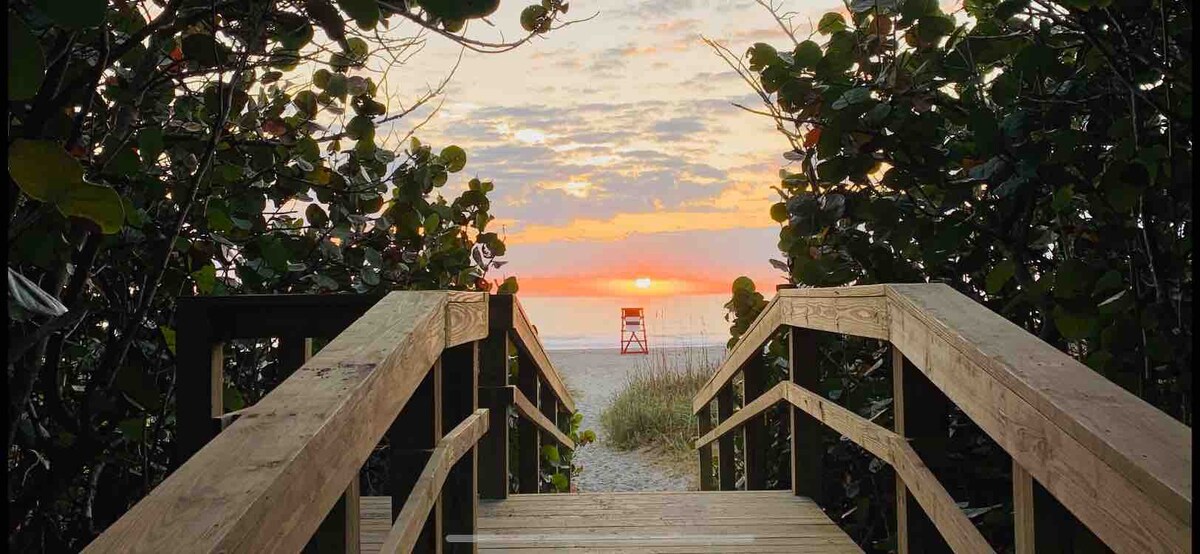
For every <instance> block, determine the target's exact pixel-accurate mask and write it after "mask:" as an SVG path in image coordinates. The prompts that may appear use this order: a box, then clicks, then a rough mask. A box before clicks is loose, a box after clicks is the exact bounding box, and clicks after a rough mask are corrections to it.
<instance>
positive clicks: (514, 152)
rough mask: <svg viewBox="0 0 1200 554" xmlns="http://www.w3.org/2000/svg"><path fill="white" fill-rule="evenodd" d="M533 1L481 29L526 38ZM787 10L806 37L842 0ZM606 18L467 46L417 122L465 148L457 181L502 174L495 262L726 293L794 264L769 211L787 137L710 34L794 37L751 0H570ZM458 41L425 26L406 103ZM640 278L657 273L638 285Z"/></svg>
mask: <svg viewBox="0 0 1200 554" xmlns="http://www.w3.org/2000/svg"><path fill="white" fill-rule="evenodd" d="M526 5H528V4H527V3H523V2H520V1H517V0H504V1H503V2H502V4H501V7H500V9H499V10H498V11H497V12H496V13H495V14H493V15H492V16H490V17H489V18H488V20H489V21H490V22H491V23H492V24H493V25H494V26H493V27H489V26H487V24H486V23H484V22H481V21H475V22H472V23H471V26H470V27H468V30H467V33H468V36H471V37H473V38H477V39H481V40H498V39H501V37H506V38H509V39H510V40H511V39H512V38H514V37H520V36H523V32H522V31H521V30H520V27H519V25H518V24H517V21H518V18H519V13H520V11H521V9H522V8H524V6H526ZM787 8H788V9H789V10H792V11H794V12H796V13H797V14H798V17H797V18H796V20H795V21H796V23H797V24H798V26H799V27H802V28H803V29H804V31H803V33H802V34H807V28H808V20H809V19H811V20H812V21H815V20H817V19H819V17H820V15H821V14H822V13H824V12H826V11H829V10H832V9H839V8H841V3H840V2H838V1H837V0H833V1H827V0H802V1H793V2H791V3H790V4H787ZM593 15H594V17H593V18H592V19H590V20H588V21H585V22H582V23H578V24H575V25H571V26H568V27H565V28H562V29H557V30H555V31H552V32H551V33H549V34H547V35H546V36H545V37H544V38H539V39H536V40H534V41H532V42H531V43H528V44H525V45H523V46H521V47H520V48H517V49H516V50H513V51H510V52H506V53H502V54H478V53H473V52H467V53H466V54H464V58H463V60H462V62H461V65H460V66H459V68H458V70H457V72H456V73H455V75H454V77H453V79H452V81H451V82H450V84H449V85H448V86H447V88H446V94H445V101H444V103H443V104H442V107H441V109H440V111H439V112H438V113H437V114H436V115H434V117H433V118H432V119H431V120H430V121H429V122H428V123H427V124H426V125H425V126H424V127H422V128H421V129H419V130H418V131H417V132H416V136H417V137H418V138H419V139H420V140H421V141H422V142H424V143H426V144H430V145H433V146H434V147H435V151H436V149H438V148H440V147H441V146H444V145H447V144H457V145H459V146H461V147H463V148H464V149H465V150H466V151H467V160H468V163H467V169H466V170H465V172H464V173H465V175H464V174H459V179H458V180H459V181H462V182H465V181H466V180H467V179H469V178H470V177H473V176H478V177H480V178H483V179H491V180H493V181H494V183H495V186H496V188H495V191H494V192H492V193H491V197H492V213H493V214H494V215H495V216H496V217H497V219H496V221H495V222H493V223H492V227H491V228H490V230H493V231H497V232H500V233H501V234H502V236H504V237H505V239H506V243H507V246H508V249H507V250H508V253H507V255H506V256H505V259H506V260H507V261H508V262H509V263H508V264H507V265H505V266H504V267H503V268H501V269H500V270H493V273H492V274H491V275H490V277H493V278H503V277H506V276H508V275H516V276H517V278H518V281H519V282H520V285H521V294H522V295H523V296H546V295H552V296H563V295H569V296H620V295H631V296H647V295H649V296H663V295H670V296H674V295H695V294H712V293H720V294H727V293H728V291H729V286H730V283H731V282H732V280H733V279H734V278H736V277H737V276H739V275H748V276H750V277H752V278H754V279H755V281H756V282H759V283H760V288H764V289H772V290H773V285H774V284H776V283H779V282H782V280H783V278H782V275H780V274H779V272H778V271H777V270H775V269H773V268H772V267H771V266H770V264H769V262H768V259H769V258H771V257H772V256H777V254H778V251H777V249H776V246H775V245H776V242H777V240H778V232H779V227H778V224H776V223H775V222H773V221H772V220H771V219H770V217H769V216H768V209H769V208H770V205H771V204H772V203H773V202H775V201H777V200H778V195H777V193H776V192H774V191H773V190H772V189H771V187H772V186H773V185H775V184H777V183H778V171H779V168H780V167H781V166H783V165H784V164H786V163H787V162H786V161H785V160H783V158H782V152H783V150H784V149H785V148H786V147H787V144H786V142H785V141H784V139H783V137H781V136H779V135H778V134H777V132H776V131H775V130H774V127H773V124H772V123H771V122H770V121H769V120H768V119H766V118H764V117H761V116H756V115H753V114H749V113H747V112H744V111H742V110H739V109H737V108H735V107H733V106H732V105H731V104H730V102H732V101H737V102H740V103H742V104H744V105H748V106H752V107H754V106H758V105H760V100H759V99H758V98H757V97H756V96H754V95H753V93H752V92H751V90H750V88H749V87H748V86H747V85H746V84H745V83H744V82H742V81H741V80H740V78H739V77H738V76H737V74H736V73H735V72H733V71H732V70H731V69H729V68H728V67H727V66H726V65H725V63H724V62H723V61H722V60H721V59H720V58H719V57H717V55H716V54H715V53H713V52H712V50H711V49H710V48H709V47H708V46H707V45H705V44H704V43H703V42H702V41H701V35H703V36H706V37H709V38H713V39H717V40H719V41H721V42H723V43H725V44H726V45H727V46H729V48H730V49H731V50H733V51H734V52H737V53H742V52H745V50H746V48H747V47H749V46H750V45H751V44H753V43H754V42H759V41H763V42H769V43H774V44H777V45H780V46H781V47H786V46H787V45H788V44H789V40H788V39H787V37H786V36H785V35H784V34H783V32H782V31H781V30H780V29H779V27H778V24H777V23H776V22H775V21H774V20H773V19H772V18H771V16H770V14H769V13H768V12H767V11H766V9H765V8H763V7H762V6H760V5H758V4H757V3H755V2H754V0H669V1H667V0H605V1H587V0H575V1H572V2H571V3H570V12H569V14H568V17H569V18H571V19H579V18H586V17H589V16H593ZM458 53H459V47H458V46H457V45H455V44H453V43H452V42H450V41H448V40H445V39H443V38H442V37H438V36H430V37H428V41H427V43H426V46H425V49H424V50H423V51H422V52H420V53H419V54H418V55H416V56H414V57H413V58H412V60H411V61H410V62H409V64H408V65H406V66H404V67H402V68H397V69H394V70H393V71H392V74H389V79H388V81H389V82H388V83H387V84H386V87H387V88H388V89H389V90H393V91H396V92H395V93H394V98H395V99H396V100H398V101H404V100H411V99H412V98H415V97H416V96H417V95H418V94H419V93H420V92H423V91H425V90H427V87H430V86H436V84H437V83H438V82H440V81H441V80H442V79H443V78H444V77H445V75H446V73H447V72H448V70H449V68H450V67H451V66H452V65H453V62H454V60H455V59H456V57H457V56H458ZM423 117H424V112H423V111H422V110H419V111H418V112H416V113H414V114H413V115H412V116H410V117H408V118H405V119H404V120H401V121H400V122H398V123H397V125H396V126H395V129H394V132H395V133H396V134H397V135H401V136H402V135H403V134H404V133H406V132H407V131H408V130H409V129H410V128H411V127H412V126H413V125H414V124H416V123H417V122H419V121H420V120H421V119H423ZM380 134H383V133H380ZM453 182H455V181H454V180H452V183H453ZM459 186H461V183H460V184H459ZM638 277H647V278H650V279H651V283H652V284H651V285H650V286H649V287H647V288H644V289H639V288H637V287H635V286H634V285H633V283H634V280H635V279H636V278H638Z"/></svg>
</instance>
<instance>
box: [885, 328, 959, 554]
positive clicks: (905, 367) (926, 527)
mask: <svg viewBox="0 0 1200 554" xmlns="http://www.w3.org/2000/svg"><path fill="white" fill-rule="evenodd" d="M892 386H893V395H894V396H893V401H892V408H893V410H895V412H894V415H895V422H896V433H897V434H899V435H900V436H903V437H906V438H908V439H910V441H909V444H911V445H912V448H913V450H915V451H916V452H917V454H918V455H920V457H921V461H923V462H924V463H925V465H926V466H927V467H929V469H930V471H932V472H933V473H934V475H937V472H938V469H939V468H942V467H945V459H946V441H947V440H948V439H949V416H950V401H949V400H948V399H947V398H946V395H944V394H942V391H941V390H938V388H937V387H936V386H934V384H933V383H931V382H930V381H929V378H928V377H925V374H923V373H921V370H919V369H917V367H916V366H914V365H913V364H912V363H911V362H909V361H908V360H906V359H905V358H904V354H903V353H901V352H900V349H899V348H896V347H895V346H893V347H892ZM896 520H897V521H896V548H897V551H898V552H899V553H900V554H906V553H910V552H911V553H916V552H938V553H941V552H950V547H949V546H948V545H947V544H946V541H945V539H943V538H942V536H941V534H940V533H938V530H937V528H936V527H934V525H933V522H932V521H930V519H929V516H927V515H926V514H925V511H924V510H923V509H921V506H920V505H919V504H917V501H916V499H914V498H913V497H912V495H910V494H908V488H907V487H905V485H904V481H903V480H902V479H901V478H900V476H899V474H897V475H896Z"/></svg>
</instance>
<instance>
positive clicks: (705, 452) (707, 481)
mask: <svg viewBox="0 0 1200 554" xmlns="http://www.w3.org/2000/svg"><path fill="white" fill-rule="evenodd" d="M711 430H712V409H711V407H710V406H709V405H707V404H705V406H704V408H703V409H701V410H700V412H699V413H697V414H696V435H697V436H701V437H703V436H704V435H706V434H708V432H709V431H711ZM696 452H697V453H698V454H699V456H700V490H702V491H711V490H714V489H716V488H717V483H716V479H714V478H713V460H712V458H713V457H712V445H711V444H706V445H704V446H701V447H699V448H697V449H696Z"/></svg>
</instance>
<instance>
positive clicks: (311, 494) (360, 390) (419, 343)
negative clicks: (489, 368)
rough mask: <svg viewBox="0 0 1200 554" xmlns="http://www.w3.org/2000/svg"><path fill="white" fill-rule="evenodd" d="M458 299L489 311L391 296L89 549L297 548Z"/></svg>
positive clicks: (433, 351)
mask: <svg viewBox="0 0 1200 554" xmlns="http://www.w3.org/2000/svg"><path fill="white" fill-rule="evenodd" d="M452 297H453V298H454V300H455V301H458V300H464V299H465V300H468V301H467V302H462V303H465V304H470V305H472V306H478V305H481V304H480V303H479V302H471V301H469V300H470V299H469V298H466V297H462V296H459V295H457V294H455V295H450V294H447V293H446V292H444V291H427V292H426V291H421V292H393V293H390V294H389V295H387V296H386V297H384V299H383V300H380V301H379V303H378V304H376V305H375V306H374V307H372V308H371V309H370V310H369V311H368V312H367V313H366V314H365V315H364V316H363V317H361V318H359V319H358V320H357V321H355V322H354V323H353V324H351V325H350V327H348V328H347V329H346V330H345V331H344V332H342V333H341V334H339V335H338V336H337V338H335V339H334V340H333V341H332V342H331V343H330V344H329V345H328V346H326V347H325V348H324V349H322V350H321V351H320V352H319V353H317V355H316V356H314V357H313V358H312V359H310V360H309V361H308V362H306V363H305V364H304V366H303V367H302V368H301V369H300V370H298V371H296V372H295V373H293V374H292V376H291V377H289V378H288V379H286V380H285V381H284V382H283V383H281V384H280V385H279V386H278V387H276V388H275V389H274V390H273V391H271V392H270V393H269V394H267V395H266V396H265V397H264V398H263V399H262V400H260V401H259V402H258V403H256V404H255V405H253V406H251V407H249V408H246V409H245V410H244V411H243V412H242V413H243V415H242V417H241V418H239V419H238V420H237V421H236V422H234V423H233V425H231V426H230V427H229V428H228V429H226V430H225V431H224V432H222V433H221V434H219V435H217V437H216V438H214V439H213V440H212V442H210V443H209V444H208V445H207V446H206V447H204V448H203V449H201V450H200V451H199V452H198V453H196V455H194V456H192V458H191V459H189V460H188V461H187V462H186V463H185V464H183V466H181V467H180V468H179V469H178V470H176V471H175V472H174V473H172V474H171V475H170V476H168V477H167V479H166V480H165V481H163V482H162V483H161V484H160V485H159V486H158V487H156V488H155V489H154V490H152V491H151V492H150V494H148V495H147V496H146V497H145V498H143V499H142V501H141V502H139V503H138V504H137V505H135V506H134V507H133V508H132V509H130V510H129V511H128V512H126V513H125V515H124V516H122V517H121V518H120V519H119V520H118V521H117V522H116V523H114V524H113V525H112V526H111V527H109V529H108V530H107V531H105V532H104V533H103V534H102V535H100V537H98V538H97V539H96V540H95V541H93V542H92V543H91V544H90V545H88V547H87V548H86V549H85V551H87V552H261V551H299V549H300V548H301V547H303V546H304V544H305V543H306V542H307V541H308V539H309V537H310V536H311V535H312V533H313V531H314V530H315V529H316V528H317V527H318V525H319V524H320V522H321V520H322V519H323V518H324V516H325V514H326V512H328V511H329V509H330V508H331V507H332V506H333V504H334V503H335V502H336V501H337V499H338V498H339V497H340V496H341V494H342V492H343V490H344V489H345V486H346V483H348V482H349V481H350V480H351V479H352V478H354V476H355V475H357V473H358V470H359V468H360V467H361V466H362V464H363V463H364V462H365V461H366V459H367V457H368V456H369V455H370V453H371V451H372V450H373V449H374V447H375V445H376V444H377V443H378V442H379V439H380V438H382V437H383V435H384V433H385V432H386V431H387V429H388V427H389V425H390V424H391V422H392V421H393V420H394V419H395V418H396V415H397V414H398V413H399V411H400V408H401V407H402V406H403V405H404V404H405V403H406V402H407V401H408V398H409V397H410V396H411V395H412V393H413V391H414V390H415V389H416V387H417V385H418V384H420V382H421V380H422V379H423V378H424V376H425V374H426V373H427V372H428V371H429V369H430V367H432V366H433V363H434V362H435V361H436V360H437V358H438V356H439V355H440V354H441V352H442V350H443V349H444V348H445V346H446V339H447V337H446V334H447V331H446V325H445V321H446V319H447V317H448V316H447V312H448V311H449V306H448V305H449V304H451V298H452ZM455 303H459V302H455ZM482 305H486V303H483V304H482ZM484 313H486V312H482V311H480V310H479V309H477V310H476V312H475V314H476V315H475V316H474V317H468V318H466V319H468V320H471V321H475V322H476V323H474V324H470V325H467V327H470V328H472V329H474V330H473V331H471V332H470V333H467V334H466V335H463V337H460V338H465V337H466V336H473V337H474V338H475V339H479V338H483V337H484V336H486V317H482V318H481V317H480V315H481V314H484ZM462 315H464V314H460V316H462ZM478 322H483V325H482V326H480V325H479V324H478Z"/></svg>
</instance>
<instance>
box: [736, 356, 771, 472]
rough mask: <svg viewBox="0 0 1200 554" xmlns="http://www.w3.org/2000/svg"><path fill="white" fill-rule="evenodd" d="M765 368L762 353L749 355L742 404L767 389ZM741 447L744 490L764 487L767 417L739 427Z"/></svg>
mask: <svg viewBox="0 0 1200 554" xmlns="http://www.w3.org/2000/svg"><path fill="white" fill-rule="evenodd" d="M766 382H767V376H766V368H765V367H763V357H762V353H761V352H759V353H758V354H757V355H755V356H751V357H750V359H749V360H748V361H747V362H746V366H745V367H744V368H743V369H742V402H743V403H746V402H747V401H753V399H755V398H758V396H759V395H761V394H762V393H763V389H765V388H766ZM742 433H743V435H742V445H743V446H744V448H745V453H746V455H745V458H746V459H745V466H744V467H745V470H746V490H763V489H765V488H767V459H766V458H767V440H768V439H767V418H766V413H765V412H764V413H760V414H758V415H755V416H754V417H751V418H750V419H748V420H747V421H746V424H745V425H744V426H742Z"/></svg>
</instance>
